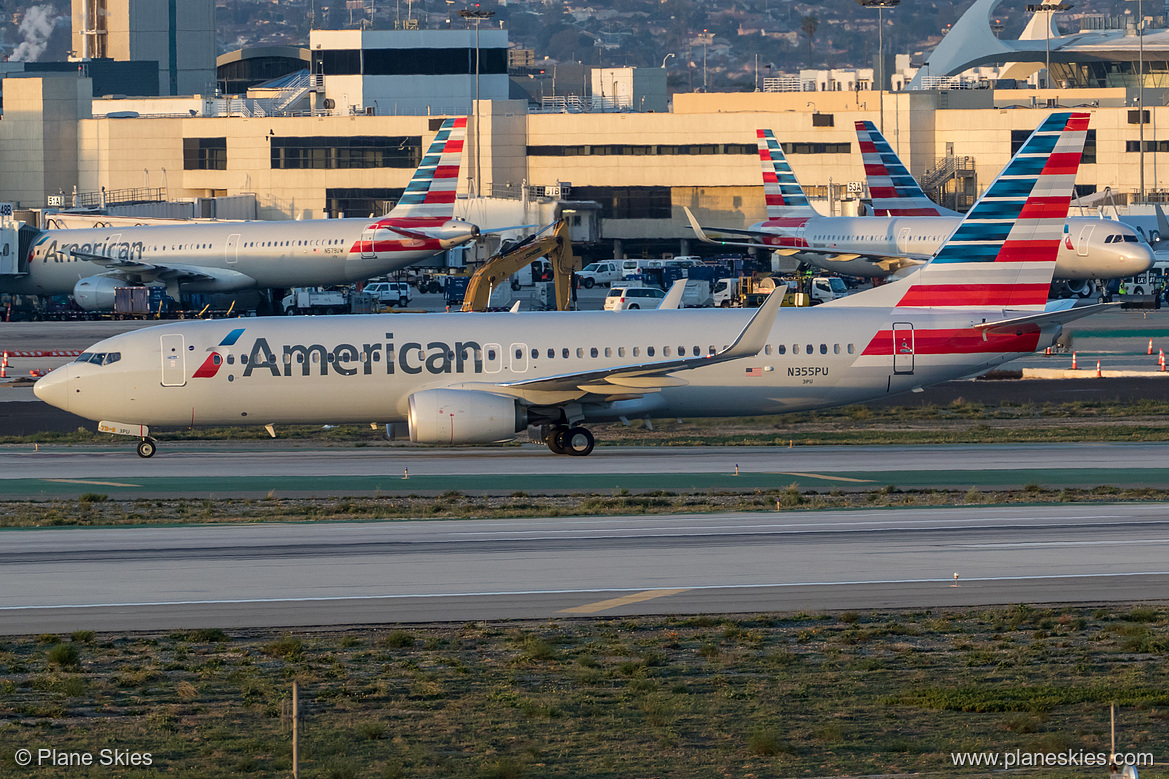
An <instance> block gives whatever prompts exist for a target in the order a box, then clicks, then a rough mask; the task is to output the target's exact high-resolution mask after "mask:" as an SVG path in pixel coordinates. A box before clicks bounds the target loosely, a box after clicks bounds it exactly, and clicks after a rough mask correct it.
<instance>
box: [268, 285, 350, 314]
mask: <svg viewBox="0 0 1169 779" xmlns="http://www.w3.org/2000/svg"><path fill="white" fill-rule="evenodd" d="M281 303H283V305H284V313H285V314H288V315H289V316H293V315H295V314H341V313H344V312H347V311H348V310H349V299H348V298H347V297H346V296H345V293H344V292H343V291H341V290H323V289H316V288H313V287H293V288H292V289H291V290H290V291H289V293H288V294H287V295H285V296H284V300H282V301H281Z"/></svg>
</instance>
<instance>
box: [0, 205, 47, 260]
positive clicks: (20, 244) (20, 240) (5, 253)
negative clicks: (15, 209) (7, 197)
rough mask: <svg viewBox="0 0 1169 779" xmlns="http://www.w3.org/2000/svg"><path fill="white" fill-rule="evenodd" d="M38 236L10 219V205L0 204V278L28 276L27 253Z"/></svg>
mask: <svg viewBox="0 0 1169 779" xmlns="http://www.w3.org/2000/svg"><path fill="white" fill-rule="evenodd" d="M39 234H40V233H39V231H38V230H37V229H36V228H34V227H30V226H29V225H26V224H25V223H24V222H17V221H16V220H14V219H13V218H12V204H11V203H0V277H3V276H25V275H27V274H28V252H29V249H30V248H31V247H32V242H33V241H34V240H35V239H36V237H37V235H39Z"/></svg>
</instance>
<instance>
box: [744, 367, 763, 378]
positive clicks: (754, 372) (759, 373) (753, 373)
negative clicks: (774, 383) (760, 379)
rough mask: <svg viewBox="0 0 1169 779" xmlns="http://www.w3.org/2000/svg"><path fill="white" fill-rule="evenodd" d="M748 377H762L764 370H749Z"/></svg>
mask: <svg viewBox="0 0 1169 779" xmlns="http://www.w3.org/2000/svg"><path fill="white" fill-rule="evenodd" d="M747 375H748V376H762V375H763V369H762V368H748V369H747Z"/></svg>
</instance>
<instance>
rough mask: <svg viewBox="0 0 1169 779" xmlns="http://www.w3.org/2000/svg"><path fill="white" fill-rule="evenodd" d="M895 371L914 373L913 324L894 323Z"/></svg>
mask: <svg viewBox="0 0 1169 779" xmlns="http://www.w3.org/2000/svg"><path fill="white" fill-rule="evenodd" d="M893 373H895V374H911V373H913V325H911V324H909V323H908V322H894V323H893Z"/></svg>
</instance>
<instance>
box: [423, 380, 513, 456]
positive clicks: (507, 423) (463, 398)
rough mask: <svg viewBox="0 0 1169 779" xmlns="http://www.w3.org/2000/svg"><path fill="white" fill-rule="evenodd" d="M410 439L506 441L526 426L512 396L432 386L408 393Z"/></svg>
mask: <svg viewBox="0 0 1169 779" xmlns="http://www.w3.org/2000/svg"><path fill="white" fill-rule="evenodd" d="M408 419H409V422H410V440H411V441H413V442H415V443H421V444H490V443H496V442H498V441H510V440H511V439H513V438H515V436H516V433H519V432H521V431H522V430H524V429H526V428H527V426H528V421H527V414H526V413H525V411H524V409H523V408H522V407H521V406H520V404H519V402H518V401H517V400H516V399H515V398H509V397H505V396H503V395H493V394H492V393H490V392H481V391H479V390H450V389H432V390H422V391H421V392H415V393H414V394H413V395H411V396H410V414H409V417H408Z"/></svg>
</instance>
